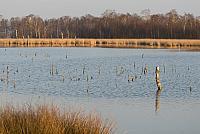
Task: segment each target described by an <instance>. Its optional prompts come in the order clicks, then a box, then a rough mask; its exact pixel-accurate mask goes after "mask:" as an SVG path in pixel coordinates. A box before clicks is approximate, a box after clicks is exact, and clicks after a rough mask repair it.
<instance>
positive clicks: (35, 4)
mask: <svg viewBox="0 0 200 134" xmlns="http://www.w3.org/2000/svg"><path fill="white" fill-rule="evenodd" d="M199 5H200V0H0V15H3V16H4V17H5V18H10V17H16V16H19V17H21V16H26V15H29V14H34V15H39V16H41V17H43V18H57V17H61V16H77V17H79V16H83V15H86V14H92V15H94V16H100V15H101V14H102V13H103V12H104V11H105V10H107V9H109V10H115V11H116V12H120V13H127V12H129V13H131V14H132V13H140V12H141V11H142V10H144V9H150V10H151V12H152V13H166V12H168V11H170V10H171V9H176V10H177V11H178V13H180V14H183V13H185V12H186V13H188V12H189V13H192V14H194V15H195V16H200V8H199Z"/></svg>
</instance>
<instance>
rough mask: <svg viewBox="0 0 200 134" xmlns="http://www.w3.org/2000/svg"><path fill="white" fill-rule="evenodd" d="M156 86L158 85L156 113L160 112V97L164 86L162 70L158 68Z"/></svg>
mask: <svg viewBox="0 0 200 134" xmlns="http://www.w3.org/2000/svg"><path fill="white" fill-rule="evenodd" d="M155 73H156V85H157V88H158V90H157V92H156V102H155V111H156V112H158V111H159V110H160V95H161V91H162V84H161V82H160V68H159V67H158V66H157V67H156V72H155Z"/></svg>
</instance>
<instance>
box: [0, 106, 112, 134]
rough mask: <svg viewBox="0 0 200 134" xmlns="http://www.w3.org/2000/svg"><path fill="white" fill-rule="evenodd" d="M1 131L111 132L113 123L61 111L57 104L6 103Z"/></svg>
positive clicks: (18, 133)
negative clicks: (19, 105)
mask: <svg viewBox="0 0 200 134" xmlns="http://www.w3.org/2000/svg"><path fill="white" fill-rule="evenodd" d="M0 133H1V134H24V133H25V134H111V133H114V130H113V124H112V123H110V122H105V121H103V120H102V119H101V118H100V117H99V116H97V115H95V114H84V113H81V112H61V111H60V109H58V108H57V107H55V106H46V105H43V106H35V107H33V106H30V105H28V106H23V107H22V108H15V107H13V106H4V107H3V108H1V109H0Z"/></svg>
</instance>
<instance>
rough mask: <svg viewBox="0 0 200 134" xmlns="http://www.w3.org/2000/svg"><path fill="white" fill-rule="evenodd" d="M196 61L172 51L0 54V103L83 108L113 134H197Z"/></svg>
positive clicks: (195, 56)
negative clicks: (110, 125) (111, 126)
mask: <svg viewBox="0 0 200 134" xmlns="http://www.w3.org/2000/svg"><path fill="white" fill-rule="evenodd" d="M199 59H200V53H199V52H180V51H172V50H151V49H148V50H145V49H106V48H105V49H104V48H9V49H8V48H7V49H5V48H2V49H0V78H1V82H0V93H1V103H2V104H5V103H13V104H16V105H18V104H23V103H26V102H30V103H39V104H40V103H56V104H57V105H59V106H61V107H63V106H66V105H70V106H73V107H77V108H79V107H81V108H82V109H84V110H86V111H96V112H97V113H99V114H101V115H102V116H103V117H104V118H109V119H111V120H114V121H115V122H116V124H117V128H118V130H117V132H118V133H128V134H132V133H137V134H146V133H152V134H153V133H154V134H155V133H166V134H168V133H172V134H178V133H180V134H183V133H193V134H198V133H200V128H199V127H198V124H200V117H199V112H200V101H199V100H200V89H199V87H200V73H199V72H200V60H199ZM145 66H146V67H147V69H148V72H147V74H144V68H145ZM156 66H159V67H160V80H161V83H162V86H163V90H162V92H160V95H156V92H157V87H156V81H155V67H156ZM132 78H133V81H132ZM156 100H157V101H156Z"/></svg>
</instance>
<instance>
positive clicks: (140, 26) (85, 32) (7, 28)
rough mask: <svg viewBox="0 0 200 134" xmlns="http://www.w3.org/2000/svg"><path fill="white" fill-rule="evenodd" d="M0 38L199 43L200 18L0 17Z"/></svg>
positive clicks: (108, 14) (168, 15)
mask: <svg viewBox="0 0 200 134" xmlns="http://www.w3.org/2000/svg"><path fill="white" fill-rule="evenodd" d="M0 38H155V39H160V38H163V39H200V17H197V16H194V15H193V14H190V13H185V14H183V15H180V14H178V13H177V11H176V10H174V9H173V10H171V11H169V12H168V13H166V14H151V13H150V10H143V11H142V13H141V15H138V14H130V13H126V14H123V13H117V12H115V11H113V10H107V11H105V12H104V13H103V14H102V15H101V16H99V17H97V16H93V15H90V14H87V15H85V16H81V17H70V16H63V17H60V18H51V19H43V18H41V17H40V16H36V15H33V14H31V15H28V16H25V17H12V18H10V19H5V18H3V16H0Z"/></svg>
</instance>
